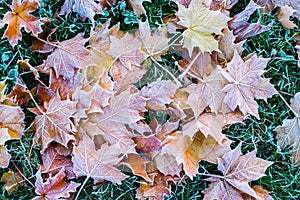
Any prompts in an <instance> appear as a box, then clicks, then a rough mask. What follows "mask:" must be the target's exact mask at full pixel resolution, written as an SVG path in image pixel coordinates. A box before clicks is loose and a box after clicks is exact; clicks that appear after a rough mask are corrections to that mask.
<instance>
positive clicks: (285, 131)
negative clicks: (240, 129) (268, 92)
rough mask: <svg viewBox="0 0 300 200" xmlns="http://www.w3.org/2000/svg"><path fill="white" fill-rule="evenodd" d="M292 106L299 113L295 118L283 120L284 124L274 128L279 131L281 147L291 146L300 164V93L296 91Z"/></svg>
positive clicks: (292, 152) (297, 162)
mask: <svg viewBox="0 0 300 200" xmlns="http://www.w3.org/2000/svg"><path fill="white" fill-rule="evenodd" d="M291 107H292V108H293V110H294V111H295V112H296V113H297V114H298V116H296V117H295V118H293V119H285V120H283V124H282V125H281V126H278V127H276V128H275V129H274V131H275V132H277V135H276V139H277V143H278V145H279V146H280V147H281V148H284V147H286V146H288V145H290V146H291V149H292V150H291V155H293V156H294V158H295V165H296V166H299V165H300V134H299V132H300V118H299V115H300V93H299V92H298V93H296V94H295V96H294V98H293V99H291Z"/></svg>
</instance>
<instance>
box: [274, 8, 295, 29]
mask: <svg viewBox="0 0 300 200" xmlns="http://www.w3.org/2000/svg"><path fill="white" fill-rule="evenodd" d="M295 11H296V10H294V9H293V8H292V7H290V6H288V5H286V6H283V7H281V8H279V12H278V20H279V21H280V22H281V24H282V26H283V27H284V28H289V29H292V28H295V27H297V25H296V24H294V22H292V21H290V17H291V16H292V15H293V13H294V12H295Z"/></svg>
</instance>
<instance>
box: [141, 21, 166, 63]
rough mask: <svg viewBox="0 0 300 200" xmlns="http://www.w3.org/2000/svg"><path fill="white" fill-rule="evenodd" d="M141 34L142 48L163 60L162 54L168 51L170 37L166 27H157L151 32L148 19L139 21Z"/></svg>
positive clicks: (150, 54)
mask: <svg viewBox="0 0 300 200" xmlns="http://www.w3.org/2000/svg"><path fill="white" fill-rule="evenodd" d="M139 35H140V38H141V40H142V42H143V47H142V50H143V51H144V52H145V53H147V54H148V55H149V56H153V57H154V58H155V59H157V60H161V55H162V54H164V53H166V52H167V51H168V46H169V40H170V39H169V38H168V35H167V30H166V28H159V29H155V31H153V32H151V29H150V25H149V22H148V20H146V21H145V22H142V21H141V20H140V21H139Z"/></svg>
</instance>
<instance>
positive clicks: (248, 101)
mask: <svg viewBox="0 0 300 200" xmlns="http://www.w3.org/2000/svg"><path fill="white" fill-rule="evenodd" d="M268 61H269V59H265V58H258V57H257V56H256V55H254V56H252V57H251V58H249V59H248V60H246V61H245V62H244V61H243V60H242V58H241V57H240V56H239V55H238V53H237V52H235V54H234V56H233V59H232V60H231V62H230V63H228V65H227V68H225V71H223V76H224V77H225V78H226V79H227V80H228V81H229V84H227V85H226V86H225V87H224V89H223V91H224V92H226V96H225V98H224V100H223V102H224V103H225V104H226V105H228V106H229V108H230V109H231V110H235V109H236V107H237V106H239V109H240V110H241V111H242V113H243V114H244V115H246V114H248V113H250V114H252V115H254V116H255V117H257V118H259V115H258V104H257V102H256V101H255V100H254V99H264V100H265V101H266V100H267V98H269V97H271V96H273V95H274V94H276V93H277V92H276V90H275V89H274V87H273V85H272V84H270V82H269V79H267V78H262V77H261V75H262V74H263V73H264V68H265V67H266V65H267V63H268Z"/></svg>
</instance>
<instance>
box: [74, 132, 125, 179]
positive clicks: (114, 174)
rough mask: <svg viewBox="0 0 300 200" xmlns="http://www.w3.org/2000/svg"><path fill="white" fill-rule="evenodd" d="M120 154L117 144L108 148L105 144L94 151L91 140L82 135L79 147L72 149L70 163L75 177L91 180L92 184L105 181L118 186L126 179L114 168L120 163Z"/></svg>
mask: <svg viewBox="0 0 300 200" xmlns="http://www.w3.org/2000/svg"><path fill="white" fill-rule="evenodd" d="M121 153H123V152H121V151H120V146H119V145H118V144H114V145H111V146H108V144H107V143H105V144H103V145H102V146H101V148H100V149H98V150H97V151H96V149H95V144H94V142H93V140H92V139H91V138H90V137H89V136H87V135H83V138H82V140H81V141H80V142H79V145H78V146H74V149H73V157H72V162H73V163H74V172H75V174H76V177H77V178H78V177H81V176H86V177H87V179H88V178H93V179H94V183H97V182H99V181H102V180H107V181H111V182H113V183H118V184H120V183H121V181H122V180H124V179H125V178H127V176H126V175H124V174H123V173H121V172H120V171H119V170H118V169H117V168H115V167H114V165H116V164H117V163H119V162H120V160H121V159H120V158H119V156H120V155H121Z"/></svg>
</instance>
